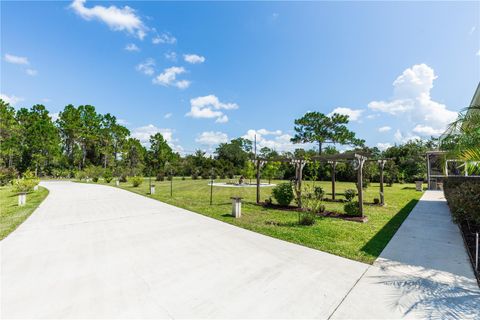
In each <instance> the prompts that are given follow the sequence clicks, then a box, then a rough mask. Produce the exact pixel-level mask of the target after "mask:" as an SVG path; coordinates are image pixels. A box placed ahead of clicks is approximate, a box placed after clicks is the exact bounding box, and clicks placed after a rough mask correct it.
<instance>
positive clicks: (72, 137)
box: [0, 99, 436, 183]
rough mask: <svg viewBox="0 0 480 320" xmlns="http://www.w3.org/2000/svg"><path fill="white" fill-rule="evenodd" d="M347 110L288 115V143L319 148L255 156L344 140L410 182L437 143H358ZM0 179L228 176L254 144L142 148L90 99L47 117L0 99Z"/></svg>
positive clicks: (340, 168) (344, 170) (325, 169)
mask: <svg viewBox="0 0 480 320" xmlns="http://www.w3.org/2000/svg"><path fill="white" fill-rule="evenodd" d="M348 122H349V119H348V116H346V115H339V114H333V115H331V116H327V115H324V114H322V113H320V112H309V113H307V114H305V115H304V116H303V117H302V118H300V119H297V120H295V127H294V129H295V135H294V137H293V138H292V142H294V143H313V144H315V145H316V146H318V149H310V150H305V149H303V148H298V149H296V150H295V151H294V152H283V153H279V152H277V151H276V150H273V149H270V148H266V147H264V148H261V149H260V150H259V151H258V156H260V157H262V158H269V159H275V158H278V157H280V156H283V157H311V156H314V155H316V154H335V153H339V151H338V150H337V149H336V148H335V145H349V146H351V148H352V150H359V151H363V152H368V153H370V154H372V155H373V156H376V157H380V156H382V157H387V158H392V159H393V161H392V162H390V163H389V164H387V180H388V179H389V180H391V181H392V182H397V181H400V182H401V181H407V182H408V181H413V180H414V179H415V178H418V176H423V175H424V174H425V172H426V168H425V161H424V156H423V155H424V153H425V151H426V150H428V149H432V148H434V147H435V146H436V141H435V140H433V139H431V140H429V141H426V142H425V141H421V140H417V141H411V142H408V143H405V144H403V145H395V146H393V147H390V148H388V149H387V150H385V151H383V152H381V151H380V150H378V148H369V147H367V146H365V142H364V140H362V139H359V138H357V137H356V135H355V133H354V132H352V131H350V130H349V129H348V128H347V126H346V125H347V124H348ZM0 145H1V148H0V180H1V181H2V182H3V183H5V181H8V180H11V179H12V178H14V177H17V176H19V175H22V174H23V173H25V172H27V171H30V172H33V173H34V174H35V175H36V176H52V177H65V178H73V177H75V176H77V175H78V174H79V173H83V174H84V173H85V172H88V173H89V174H90V175H97V176H99V175H108V176H115V177H127V176H138V175H144V176H156V177H157V178H158V179H163V178H164V177H168V176H171V175H177V176H191V177H192V178H193V179H196V178H209V177H211V176H212V175H214V176H215V177H217V176H218V177H220V178H233V177H234V176H235V175H243V176H244V177H245V178H247V179H248V178H250V179H252V178H253V176H254V175H255V168H254V166H253V163H252V162H251V161H249V160H250V159H252V158H253V156H254V152H253V143H252V141H250V140H247V139H244V138H236V139H232V140H231V141H229V142H226V143H221V144H220V145H218V147H217V148H216V149H215V152H214V156H212V157H209V156H207V155H206V153H205V152H203V151H201V150H197V151H196V152H195V153H194V154H191V155H184V156H182V155H180V154H179V153H177V152H174V151H173V150H172V148H171V147H170V146H169V144H168V142H167V141H166V139H165V138H164V137H163V136H162V134H161V133H156V134H154V135H152V136H150V139H149V145H148V147H146V146H144V145H143V144H142V143H141V142H140V141H139V140H138V139H135V138H133V137H131V133H130V131H129V130H128V128H126V127H125V126H123V125H122V124H120V123H119V121H118V120H117V118H116V117H115V116H114V115H112V114H110V113H106V114H101V113H98V112H97V111H96V109H95V107H94V106H91V105H80V106H78V107H75V106H73V105H67V106H65V108H64V109H63V110H62V111H61V112H60V113H59V114H58V118H57V119H56V120H53V119H52V117H51V115H50V113H49V112H48V110H47V109H46V107H45V106H43V105H40V104H37V105H34V106H32V107H31V108H30V109H27V108H20V109H18V110H16V109H15V108H13V107H12V106H10V105H9V104H8V103H6V102H5V101H3V100H1V99H0ZM304 174H305V176H306V177H309V178H311V179H316V180H317V179H330V168H329V166H328V165H320V166H318V165H316V164H309V165H307V167H306V168H305V171H304ZM294 176H295V172H294V168H293V166H292V165H290V164H288V163H285V162H281V163H280V162H274V161H272V162H269V163H267V164H266V165H265V166H264V167H263V168H262V178H264V179H269V180H270V179H291V178H293V177H294ZM336 176H337V179H338V180H343V181H355V179H356V175H355V170H354V169H353V167H352V166H351V165H350V164H349V163H339V164H338V165H337V169H336ZM365 176H366V179H367V181H368V180H370V181H377V180H378V176H379V172H378V168H377V166H376V165H374V164H368V165H367V167H366V169H365Z"/></svg>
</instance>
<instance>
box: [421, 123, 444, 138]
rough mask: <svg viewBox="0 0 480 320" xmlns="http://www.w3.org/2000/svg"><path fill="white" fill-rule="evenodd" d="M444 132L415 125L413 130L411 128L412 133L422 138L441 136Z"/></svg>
mask: <svg viewBox="0 0 480 320" xmlns="http://www.w3.org/2000/svg"><path fill="white" fill-rule="evenodd" d="M444 131H445V130H442V129H434V128H432V127H429V126H424V125H421V124H417V125H416V126H415V128H413V132H415V133H418V134H419V135H422V136H434V137H437V136H439V135H441V134H442V133H443V132H444Z"/></svg>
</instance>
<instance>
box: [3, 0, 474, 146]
mask: <svg viewBox="0 0 480 320" xmlns="http://www.w3.org/2000/svg"><path fill="white" fill-rule="evenodd" d="M479 21H480V4H479V3H478V2H463V3H461V2H460V3H443V2H437V3H434V2H418V3H417V2H405V3H398V2H395V3H379V2H357V3H354V2H337V3H334V2H324V3H322V2H317V3H311V2H309V3H289V2H248V3H232V2H206V3H202V2H194V3H192V2H177V3H175V2H153V1H152V2H133V1H132V2H111V1H105V2H96V1H95V2H94V1H86V2H85V1H76V2H4V1H2V2H1V56H2V60H1V81H0V84H1V94H2V97H3V98H4V99H6V100H8V101H10V102H11V103H12V105H14V106H16V107H21V106H27V107H30V106H31V105H33V104H36V103H41V104H44V105H46V106H47V108H48V109H49V110H50V111H51V112H52V113H56V112H58V111H60V110H62V109H63V107H64V106H65V105H67V104H70V103H71V104H74V105H81V104H92V105H94V106H95V107H96V108H97V110H98V111H99V112H102V113H106V112H110V113H112V114H114V115H116V116H117V118H119V119H121V120H122V121H123V122H124V123H126V126H127V127H128V128H129V129H130V130H131V131H132V136H134V137H137V138H139V139H141V140H142V141H146V140H147V138H148V136H149V135H150V134H152V133H155V132H157V131H160V132H162V133H163V134H164V135H165V136H166V138H167V139H168V140H169V142H170V144H171V145H172V146H173V147H174V148H175V149H176V150H179V151H182V150H183V152H185V153H190V152H192V151H194V150H195V149H197V148H201V149H204V150H212V149H213V148H214V147H215V146H216V144H218V143H219V142H224V141H226V140H227V139H231V138H235V137H239V136H245V137H252V136H253V134H255V133H256V134H257V138H258V140H259V144H260V146H269V147H273V148H275V149H277V150H280V151H282V150H291V149H292V148H294V146H292V145H291V144H290V143H289V141H288V140H289V138H290V137H291V135H292V134H293V131H292V130H293V120H294V119H295V118H298V117H301V116H302V115H303V114H304V113H305V112H307V111H320V112H323V113H325V114H328V113H331V112H333V111H334V110H336V111H337V112H340V113H346V114H349V115H350V116H351V120H352V121H351V123H350V124H349V127H350V128H351V129H352V130H354V131H355V132H357V136H358V137H360V138H363V139H365V140H366V141H367V143H368V144H369V145H370V146H378V147H380V148H385V147H387V146H388V145H393V144H395V143H400V142H404V141H407V140H408V139H412V138H416V137H420V138H425V137H429V136H430V135H432V134H433V135H438V134H439V133H440V132H441V131H442V130H443V129H444V128H445V125H446V124H447V123H448V122H449V121H451V120H452V119H454V118H455V116H456V112H458V111H459V110H461V109H462V108H464V107H466V106H468V104H469V102H470V100H471V97H472V95H473V92H474V90H475V88H476V86H477V84H478V82H479V80H480V23H479Z"/></svg>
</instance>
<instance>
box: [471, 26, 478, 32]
mask: <svg viewBox="0 0 480 320" xmlns="http://www.w3.org/2000/svg"><path fill="white" fill-rule="evenodd" d="M476 29H477V27H476V26H473V27H472V28H471V29H470V32H469V34H473V33H474V32H475V30H476Z"/></svg>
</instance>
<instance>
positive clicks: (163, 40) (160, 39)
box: [152, 32, 177, 44]
mask: <svg viewBox="0 0 480 320" xmlns="http://www.w3.org/2000/svg"><path fill="white" fill-rule="evenodd" d="M176 42H177V38H175V37H174V36H172V35H171V34H169V33H167V32H164V33H162V34H157V35H156V36H155V37H153V39H152V43H153V44H175V43H176Z"/></svg>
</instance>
